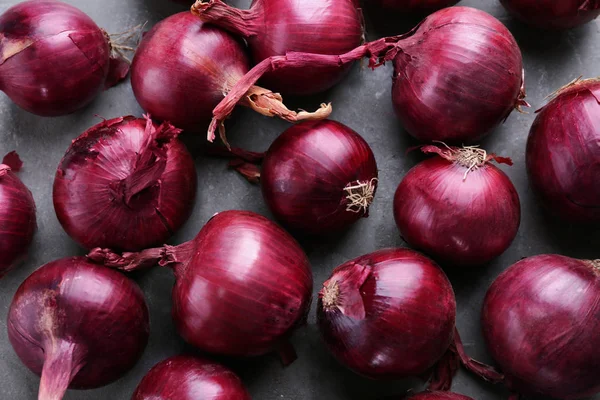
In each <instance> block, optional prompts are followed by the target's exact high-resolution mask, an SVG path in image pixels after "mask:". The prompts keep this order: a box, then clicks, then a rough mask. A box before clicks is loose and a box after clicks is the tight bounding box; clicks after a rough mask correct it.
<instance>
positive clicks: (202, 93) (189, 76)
mask: <svg viewBox="0 0 600 400" xmlns="http://www.w3.org/2000/svg"><path fill="white" fill-rule="evenodd" d="M248 68H249V60H248V57H247V56H246V53H245V49H244V47H243V46H242V44H241V43H240V42H239V41H238V40H236V39H234V38H233V37H232V36H231V35H230V34H228V33H227V32H224V31H222V30H220V29H218V28H215V27H213V26H208V25H205V24H203V23H202V22H201V21H200V20H199V19H198V18H197V17H195V16H193V15H192V14H191V13H190V12H189V11H186V12H181V13H178V14H175V15H172V16H170V17H168V18H166V19H164V20H163V21H161V22H159V23H158V24H156V25H155V26H154V27H153V28H152V29H151V30H150V31H149V32H148V33H147V34H146V35H145V36H144V39H143V40H142V42H141V43H140V45H139V46H138V49H137V51H136V54H135V57H134V59H133V63H132V66H131V86H132V88H133V93H134V94H135V97H136V99H137V101H138V103H140V106H141V107H142V108H143V109H144V110H145V111H146V112H148V113H150V114H151V115H152V117H153V118H156V119H158V120H163V121H169V122H171V123H172V124H173V125H175V126H176V127H178V128H181V129H185V130H192V131H195V130H199V129H205V128H206V126H207V125H208V123H209V122H210V119H211V117H212V110H213V108H215V107H216V106H217V104H219V102H220V101H221V100H222V99H223V97H224V94H225V93H227V91H228V89H229V88H231V87H233V86H234V85H235V83H236V82H237V81H238V80H239V79H241V78H242V76H244V74H245V73H246V72H248Z"/></svg>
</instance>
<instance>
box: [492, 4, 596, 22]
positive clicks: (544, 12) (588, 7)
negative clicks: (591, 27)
mask: <svg viewBox="0 0 600 400" xmlns="http://www.w3.org/2000/svg"><path fill="white" fill-rule="evenodd" d="M500 2H501V3H502V5H503V6H504V7H505V8H506V9H507V10H508V11H509V12H510V13H511V14H512V15H514V16H515V17H517V18H519V19H520V20H522V21H523V22H526V23H528V24H531V25H534V26H537V27H539V28H544V29H569V28H573V27H576V26H578V25H583V24H586V23H588V22H590V21H591V20H593V19H594V18H596V17H597V16H598V15H600V1H599V0H560V1H556V0H500Z"/></svg>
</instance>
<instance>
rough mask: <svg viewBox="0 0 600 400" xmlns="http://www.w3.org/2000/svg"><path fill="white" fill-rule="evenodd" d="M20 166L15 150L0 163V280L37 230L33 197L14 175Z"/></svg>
mask: <svg viewBox="0 0 600 400" xmlns="http://www.w3.org/2000/svg"><path fill="white" fill-rule="evenodd" d="M22 165H23V163H22V162H21V160H20V159H19V156H18V155H17V153H15V152H14V151H13V152H11V153H8V154H7V155H6V156H5V157H4V159H3V160H2V164H0V205H1V206H0V254H2V259H0V278H1V277H2V276H4V274H6V273H7V272H8V271H9V270H10V269H11V268H12V267H14V266H15V265H16V264H17V263H18V262H19V261H20V260H21V259H22V258H23V257H25V255H26V253H27V249H28V248H29V245H30V244H31V242H32V240H33V235H34V233H35V230H36V220H35V202H34V201H33V196H32V195H31V192H30V191H29V189H27V187H26V186H25V185H24V184H23V182H21V180H20V179H19V178H18V177H17V176H16V175H15V174H14V173H15V172H17V171H19V170H20V169H21V167H22Z"/></svg>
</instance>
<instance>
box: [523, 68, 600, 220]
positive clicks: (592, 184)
mask: <svg viewBox="0 0 600 400" xmlns="http://www.w3.org/2000/svg"><path fill="white" fill-rule="evenodd" d="M526 163H527V171H528V175H529V182H530V184H531V186H532V188H533V189H534V191H535V192H536V194H537V195H538V198H539V199H540V200H541V203H542V204H543V205H544V206H545V208H546V209H547V210H549V211H550V212H551V213H552V214H553V215H555V216H557V217H560V218H561V219H563V220H565V221H568V222H575V223H597V222H600V184H599V182H600V80H597V79H592V80H584V81H578V82H576V83H574V84H572V85H571V86H568V87H567V88H565V89H564V90H563V91H562V92H560V93H559V94H558V95H557V96H556V97H555V98H554V99H553V100H551V101H550V102H549V103H548V104H547V105H546V106H545V107H543V108H542V109H541V110H540V111H539V112H538V115H537V117H536V118H535V121H534V122H533V125H532V126H531V130H530V132H529V139H528V141H527V152H526Z"/></svg>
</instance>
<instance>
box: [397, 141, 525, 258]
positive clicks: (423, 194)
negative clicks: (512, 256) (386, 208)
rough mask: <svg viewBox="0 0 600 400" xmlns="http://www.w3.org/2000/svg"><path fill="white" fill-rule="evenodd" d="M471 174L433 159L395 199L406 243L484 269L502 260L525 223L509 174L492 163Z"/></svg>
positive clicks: (419, 167) (413, 173)
mask: <svg viewBox="0 0 600 400" xmlns="http://www.w3.org/2000/svg"><path fill="white" fill-rule="evenodd" d="M427 147H428V148H429V147H433V146H427ZM424 149H425V148H424ZM466 150H467V151H468V149H466ZM438 151H440V150H439V149H438ZM456 151H459V152H460V151H465V149H463V150H460V149H458V150H456ZM450 158H452V157H450ZM468 170H469V167H468V166H465V165H463V164H461V163H460V162H459V161H457V160H451V159H450V160H449V159H446V158H444V157H442V156H439V155H438V156H434V157H432V158H429V159H427V160H425V161H423V162H421V163H419V164H418V165H417V166H415V167H414V168H412V169H411V170H410V171H409V172H408V173H407V174H406V176H405V177H404V179H403V180H402V182H400V185H398V188H397V189H396V193H395V195H394V219H395V221H396V225H397V226H398V229H399V230H400V234H401V236H402V238H403V239H404V240H406V242H407V243H408V244H409V245H410V246H413V247H415V248H417V249H419V250H421V251H423V252H424V253H426V254H428V255H430V256H431V257H433V258H434V259H436V260H439V261H440V262H441V261H443V262H447V263H450V264H452V265H455V266H474V265H482V264H485V263H487V262H489V261H491V260H492V259H494V258H496V257H497V256H499V255H500V254H502V253H503V252H504V251H505V250H506V249H507V248H508V247H509V246H510V244H511V243H512V241H513V240H514V238H515V237H516V235H517V231H518V229H519V225H520V221H521V206H520V202H519V195H518V193H517V190H516V189H515V187H514V185H513V184H512V182H511V181H510V179H509V178H508V176H506V174H505V173H504V172H502V171H501V170H500V169H498V168H497V167H496V166H494V165H493V164H491V163H490V162H489V161H484V162H483V163H482V165H481V166H480V167H478V168H476V169H473V170H470V171H468Z"/></svg>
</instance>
